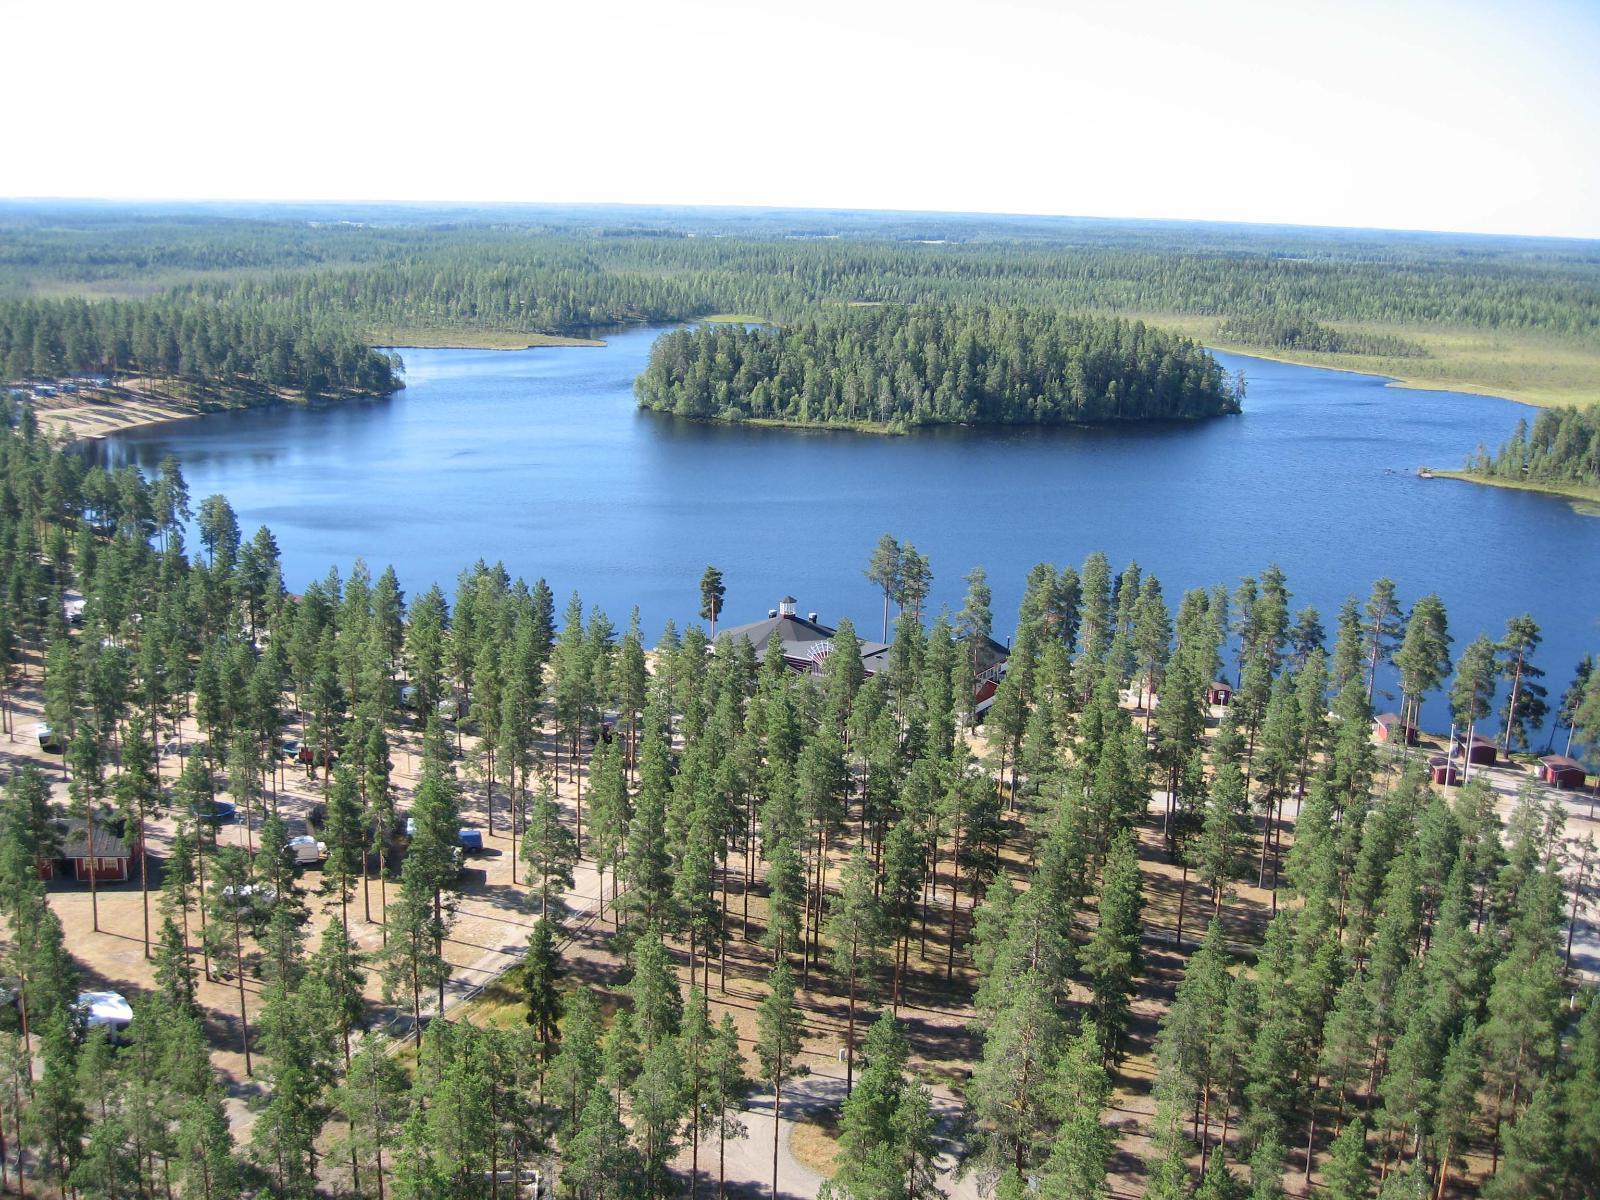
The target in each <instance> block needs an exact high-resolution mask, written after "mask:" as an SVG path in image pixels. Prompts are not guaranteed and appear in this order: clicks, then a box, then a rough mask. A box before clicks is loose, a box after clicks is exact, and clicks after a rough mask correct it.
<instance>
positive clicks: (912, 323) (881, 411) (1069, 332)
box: [634, 305, 1239, 429]
mask: <svg viewBox="0 0 1600 1200" xmlns="http://www.w3.org/2000/svg"><path fill="white" fill-rule="evenodd" d="M634 390H635V392H636V394H637V395H638V397H639V403H640V404H641V405H642V406H644V407H645V408H651V409H656V410H658V411H661V412H670V413H676V414H677V415H679V416H685V417H714V418H717V419H719V420H734V421H737V420H744V419H747V418H755V419H760V420H772V421H783V422H794V423H797V424H813V425H828V424H835V423H841V424H842V423H853V422H876V423H881V424H884V425H887V426H888V427H890V428H891V429H903V428H910V427H915V426H920V425H956V424H979V425H989V424H1005V425H1057V424H1065V423H1070V422H1089V421H1138V420H1155V419H1179V418H1194V417H1209V416H1216V415H1218V414H1220V413H1229V412H1238V411H1239V397H1238V395H1237V394H1236V391H1235V389H1234V386H1233V385H1231V384H1230V383H1229V382H1228V381H1227V380H1226V379H1225V377H1224V374H1223V371H1222V368H1221V367H1220V366H1218V365H1217V363H1216V361H1215V360H1214V359H1212V358H1211V356H1210V355H1209V354H1207V353H1206V352H1205V351H1204V350H1202V349H1201V348H1200V347H1199V346H1197V345H1196V344H1195V343H1193V342H1191V341H1189V340H1188V339H1186V338H1181V337H1177V336H1175V335H1173V334H1170V333H1167V332H1165V331H1163V330H1159V329H1154V328H1151V327H1149V326H1146V325H1144V324H1142V323H1135V322H1128V321H1123V320H1120V319H1116V318H1106V317H1089V316H1076V315H1069V314H1065V313H1060V312H1056V311H1053V310H1043V311H1041V310H1031V309H1025V308H1014V307H1013V308H988V307H972V308H928V307H912V308H905V307H901V306H898V305H888V306H882V307H873V308H851V309H830V310H825V311H824V312H822V313H821V314H819V315H817V316H813V317H809V318H806V319H805V320H802V321H799V322H797V323H795V324H793V325H786V326H783V327H781V328H776V329H774V328H758V329H747V328H745V327H743V326H740V325H735V324H708V325H703V326H700V327H699V328H697V329H693V330H679V331H677V332H674V333H669V334H667V335H665V336H664V337H662V338H661V339H659V340H658V341H657V342H656V344H655V345H654V346H653V347H652V348H651V351H650V362H649V365H648V366H646V368H645V370H644V372H643V373H642V374H641V375H640V376H639V378H638V379H637V380H636V381H635V384H634Z"/></svg>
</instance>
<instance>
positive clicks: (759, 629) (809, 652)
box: [717, 596, 889, 675]
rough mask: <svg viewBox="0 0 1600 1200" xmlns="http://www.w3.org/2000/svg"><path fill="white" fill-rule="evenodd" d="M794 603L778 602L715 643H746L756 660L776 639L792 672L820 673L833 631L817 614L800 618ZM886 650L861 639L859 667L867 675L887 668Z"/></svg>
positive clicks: (787, 598) (788, 598) (829, 651)
mask: <svg viewBox="0 0 1600 1200" xmlns="http://www.w3.org/2000/svg"><path fill="white" fill-rule="evenodd" d="M796 603H797V601H796V600H795V598H794V597H793V596H785V597H784V598H783V599H782V600H780V601H778V607H777V608H774V609H769V610H768V612H767V618H766V620H764V621H751V622H750V623H749V624H747V625H735V626H734V627H733V628H731V629H724V630H722V631H721V632H720V633H718V634H717V641H719V642H720V641H724V640H726V641H728V642H729V643H733V642H739V641H747V642H749V643H750V648H751V649H752V650H754V651H755V653H756V657H757V658H765V657H766V655H767V648H768V646H770V645H771V643H772V641H773V639H774V638H776V639H777V640H778V642H779V643H780V644H781V651H782V654H783V660H784V662H786V663H788V664H789V666H790V668H791V669H792V670H795V671H799V672H801V673H802V674H811V673H813V672H820V671H821V670H822V664H823V663H824V662H826V661H827V658H828V655H830V654H832V653H833V635H834V633H835V632H836V631H835V630H834V629H833V628H832V627H831V626H828V625H824V624H822V622H820V621H819V620H818V619H817V614H816V613H807V614H806V615H805V616H803V617H802V616H801V615H800V614H799V613H797V612H796V611H795V604H796ZM888 651H889V647H888V646H886V645H884V644H883V643H882V642H869V641H867V640H866V639H864V638H863V639H861V664H862V666H863V667H864V668H865V669H866V672H867V674H868V675H875V674H877V673H878V672H880V671H883V670H886V669H887V667H888V662H889V655H888Z"/></svg>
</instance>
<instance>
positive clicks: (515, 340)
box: [370, 328, 605, 350]
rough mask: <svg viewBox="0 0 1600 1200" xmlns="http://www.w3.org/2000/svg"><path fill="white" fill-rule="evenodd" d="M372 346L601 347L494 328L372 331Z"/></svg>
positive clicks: (592, 340)
mask: <svg viewBox="0 0 1600 1200" xmlns="http://www.w3.org/2000/svg"><path fill="white" fill-rule="evenodd" d="M370 336H371V338H372V344H373V345H375V346H393V347H394V348H395V349H396V350H526V349H528V348H529V347H531V346H604V345H605V343H604V342H602V341H599V340H598V339H596V338H583V337H563V336H560V335H557V334H552V333H526V332H523V333H514V332H507V331H502V330H493V329H410V328H403V329H374V330H371V331H370Z"/></svg>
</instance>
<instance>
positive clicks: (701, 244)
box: [193, 231, 1600, 335]
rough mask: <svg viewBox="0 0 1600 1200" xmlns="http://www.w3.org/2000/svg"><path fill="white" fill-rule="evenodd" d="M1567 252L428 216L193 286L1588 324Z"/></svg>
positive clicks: (677, 316) (317, 297) (580, 301)
mask: <svg viewBox="0 0 1600 1200" xmlns="http://www.w3.org/2000/svg"><path fill="white" fill-rule="evenodd" d="M1595 275H1600V270H1595V269H1594V268H1593V267H1591V268H1590V269H1589V270H1588V271H1579V270H1574V269H1572V268H1571V267H1570V266H1569V265H1567V264H1555V263H1551V264H1526V265H1522V266H1518V267H1512V266H1509V265H1507V264H1503V263H1496V264H1494V265H1493V266H1492V267H1491V266H1489V265H1487V264H1471V265H1466V264H1459V263H1451V264H1445V263H1434V264H1427V265H1424V264H1418V265H1415V266H1412V267H1409V268H1407V269H1397V268H1396V267H1395V266H1394V265H1393V264H1391V263H1388V262H1384V261H1381V260H1380V261H1372V262H1365V261H1341V260H1336V259H1327V260H1309V261H1301V260H1298V259H1285V258H1279V257H1276V256H1274V255H1272V254H1267V253H1256V254H1252V255H1248V256H1246V255H1217V254H1202V253H1192V252H1184V251H1179V250H1175V249H1174V250H1159V251H1149V250H1144V249H1141V248H1133V247H1124V246H1095V247H1092V248H1079V247H1057V246H1048V245H1046V246H1038V245H1025V246H1024V245H1006V244H1001V243H974V244H964V245H935V246H928V245H917V244H905V243H884V242H874V241H866V240H854V239H848V240H847V239H784V240H780V241H734V240H727V239H704V238H682V237H643V238H642V237H589V238H573V237H566V236H555V237H537V238H534V237H529V236H527V235H525V234H524V235H518V236H510V235H506V234H503V233H498V232H495V231H488V232H477V231H460V232H451V233H440V234H439V235H437V237H436V239H435V240H434V241H433V242H432V243H431V244H426V243H425V244H424V245H423V246H420V247H418V248H417V249H416V250H415V251H413V252H410V253H405V254H399V255H396V256H395V257H393V258H392V259H389V260H387V261H382V262H375V263H367V264H362V265H356V266H350V267H338V268H333V269H328V270H311V271H294V272H279V273H276V274H272V275H270V276H268V277H265V278H252V279H250V280H248V281H246V282H243V283H241V282H239V281H237V280H234V279H231V278H230V279H224V280H213V281H208V282H206V283H204V284H196V285H194V288H193V291H194V293H195V294H197V295H200V296H221V295H225V294H228V293H230V292H236V291H237V292H242V294H243V295H244V296H246V297H248V298H251V299H259V300H271V301H274V302H286V303H289V304H290V305H292V306H294V307H295V308H296V309H297V310H300V311H312V312H339V313H348V314H350V315H352V316H356V317H358V318H360V319H361V320H364V321H367V322H374V323H385V324H394V325H422V326H439V325H447V326H451V327H463V328H482V329H509V330H526V331H528V332H544V333H559V332H564V331H569V330H571V329H573V328H578V327H585V326H595V325H607V324H616V323H619V322H633V321H646V322H650V321H672V320H683V319H687V318H691V317H696V316H703V315H705V314H707V313H716V312H733V313H752V314H756V315H759V316H762V317H766V318H770V319H772V320H792V319H794V318H796V317H798V316H802V315H804V314H806V313H807V312H809V311H811V310H812V309H813V308H815V307H816V306H817V305H819V304H822V303H826V302H830V301H837V302H847V303H854V302H864V303H886V304H972V303H981V304H1025V305H1029V306H1031V307H1041V308H1071V309H1103V310H1116V311H1124V312H1174V313H1192V314H1201V315H1219V316H1221V315H1232V314H1258V313H1269V314H1270V313H1276V312H1280V311H1284V312H1293V313H1296V314H1299V315H1301V316H1303V317H1309V318H1311V319H1313V320H1324V321H1326V320H1348V321H1393V322H1420V323H1424V324H1435V325H1451V326H1453V325H1465V326H1474V327H1479V328H1498V327H1500V326H1502V325H1509V326H1514V327H1517V328H1526V329H1537V330H1542V331H1545V332H1549V333H1554V334H1568V335H1579V334H1592V333H1595V332H1600V305H1597V303H1596V301H1595V289H1594V276H1595Z"/></svg>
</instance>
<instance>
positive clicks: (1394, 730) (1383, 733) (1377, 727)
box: [1372, 713, 1417, 746]
mask: <svg viewBox="0 0 1600 1200" xmlns="http://www.w3.org/2000/svg"><path fill="white" fill-rule="evenodd" d="M1372 734H1373V736H1374V737H1376V738H1377V739H1378V740H1379V741H1380V742H1389V743H1392V744H1394V745H1400V744H1402V734H1403V735H1404V742H1403V744H1404V745H1407V746H1415V745H1416V744H1417V727H1416V726H1415V725H1408V724H1406V722H1404V721H1402V720H1401V719H1400V714H1399V713H1379V714H1378V715H1377V716H1376V717H1374V718H1373V719H1372Z"/></svg>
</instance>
